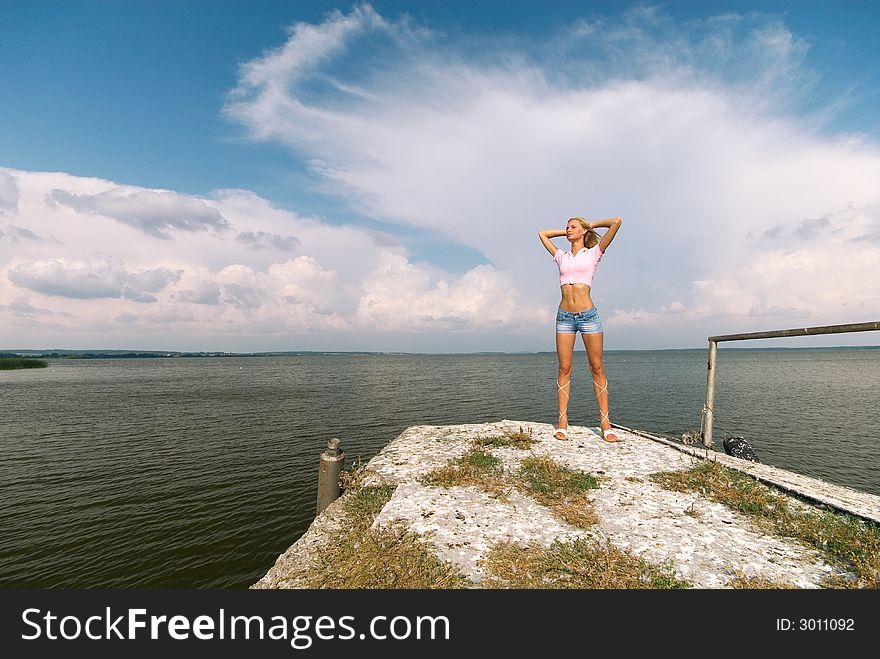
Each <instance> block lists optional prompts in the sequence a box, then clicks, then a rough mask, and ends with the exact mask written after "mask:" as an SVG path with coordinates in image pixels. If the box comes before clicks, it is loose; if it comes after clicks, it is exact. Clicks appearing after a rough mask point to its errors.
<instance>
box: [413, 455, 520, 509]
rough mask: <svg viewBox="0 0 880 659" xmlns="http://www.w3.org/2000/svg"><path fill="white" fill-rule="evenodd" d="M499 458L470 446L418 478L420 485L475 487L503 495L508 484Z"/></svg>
mask: <svg viewBox="0 0 880 659" xmlns="http://www.w3.org/2000/svg"><path fill="white" fill-rule="evenodd" d="M503 474H504V470H503V468H502V465H501V460H500V459H499V458H496V457H495V456H494V455H492V454H491V453H487V452H486V451H482V450H480V449H479V448H472V449H471V450H470V451H468V452H467V453H465V454H464V455H463V456H461V457H460V458H456V459H455V460H452V461H450V463H449V464H448V465H445V466H443V467H439V468H437V469H434V470H433V471H430V472H428V473H427V474H425V475H424V476H422V477H421V478H420V479H419V482H421V483H422V485H429V486H430V485H437V486H440V487H456V486H458V487H468V486H470V487H476V488H478V489H481V490H483V491H485V492H488V493H489V494H491V495H493V496H496V497H503V496H504V495H505V493H506V492H507V490H508V489H509V488H510V485H509V484H508V483H507V482H505V480H504V478H503Z"/></svg>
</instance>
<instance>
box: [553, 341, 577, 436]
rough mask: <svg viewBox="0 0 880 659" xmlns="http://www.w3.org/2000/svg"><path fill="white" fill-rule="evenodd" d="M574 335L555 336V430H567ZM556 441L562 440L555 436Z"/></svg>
mask: <svg viewBox="0 0 880 659" xmlns="http://www.w3.org/2000/svg"><path fill="white" fill-rule="evenodd" d="M575 336H577V335H576V334H557V335H556V357H557V358H558V359H559V374H558V375H557V376H556V395H557V398H558V399H559V423H558V424H557V426H556V427H557V428H568V400H569V398H570V394H571V358H572V354H573V353H574V339H575ZM556 438H557V439H562V437H559V436H558V435H557V437H556Z"/></svg>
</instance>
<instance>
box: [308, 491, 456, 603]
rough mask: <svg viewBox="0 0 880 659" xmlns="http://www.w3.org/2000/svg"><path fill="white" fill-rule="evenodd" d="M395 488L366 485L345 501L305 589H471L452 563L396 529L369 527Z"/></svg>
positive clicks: (413, 536) (420, 540)
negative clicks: (338, 526)
mask: <svg viewBox="0 0 880 659" xmlns="http://www.w3.org/2000/svg"><path fill="white" fill-rule="evenodd" d="M394 489H395V488H394V487H392V486H380V487H365V488H362V489H360V490H357V491H354V492H353V493H352V494H351V495H350V496H349V498H348V499H347V500H346V501H345V503H344V510H345V515H346V519H345V523H344V526H343V528H342V531H341V532H340V535H339V536H338V537H337V538H335V539H334V542H332V543H330V544H328V546H327V547H325V548H324V549H323V550H322V551H321V552H320V553H319V554H318V557H317V560H316V565H315V566H314V568H313V569H312V570H311V571H310V572H309V575H308V579H307V586H308V587H309V588H345V589H364V588H369V589H380V588H399V589H410V588H467V587H470V586H472V585H473V584H472V582H470V581H469V580H468V579H467V578H465V577H464V576H462V575H461V574H460V573H459V572H458V571H457V570H456V569H455V568H454V567H453V566H452V565H450V564H449V563H446V562H443V561H441V560H440V559H438V558H437V557H436V556H434V555H433V553H432V552H431V551H430V548H429V547H428V545H427V544H426V543H425V542H424V541H423V540H422V539H421V538H419V536H418V535H416V534H414V533H411V532H409V531H407V530H406V529H404V528H403V527H401V526H394V527H391V528H374V527H373V526H372V524H373V521H374V520H375V519H376V515H378V514H379V513H380V512H381V510H382V508H383V507H384V506H385V504H386V503H388V501H389V500H390V499H391V496H392V495H393V494H394Z"/></svg>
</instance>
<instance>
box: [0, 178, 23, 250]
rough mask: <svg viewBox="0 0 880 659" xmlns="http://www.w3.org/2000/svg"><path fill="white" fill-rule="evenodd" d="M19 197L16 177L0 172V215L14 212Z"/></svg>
mask: <svg viewBox="0 0 880 659" xmlns="http://www.w3.org/2000/svg"><path fill="white" fill-rule="evenodd" d="M18 196H19V192H18V183H16V180H15V177H14V176H12V175H11V174H8V173H6V172H3V171H0V213H2V212H5V211H14V210H15V209H16V207H17V206H18ZM0 236H2V234H0Z"/></svg>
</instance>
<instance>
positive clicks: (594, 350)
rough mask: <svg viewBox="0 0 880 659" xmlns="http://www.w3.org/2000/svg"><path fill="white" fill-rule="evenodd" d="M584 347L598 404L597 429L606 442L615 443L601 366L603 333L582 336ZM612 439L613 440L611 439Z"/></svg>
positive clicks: (606, 384) (604, 378) (615, 438)
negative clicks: (599, 429)
mask: <svg viewBox="0 0 880 659" xmlns="http://www.w3.org/2000/svg"><path fill="white" fill-rule="evenodd" d="M581 336H582V337H583V338H584V347H585V348H586V349H587V360H588V361H589V362H590V374H591V375H592V377H593V391H594V392H595V393H596V402H597V403H598V404H599V428H601V429H602V430H603V431H606V430H607V431H609V432H608V433H605V432H603V433H602V434H603V437H604V439H605V440H606V441H617V435H616V434H613V433H611V432H610V431H611V420H610V418H609V416H608V378H607V377H606V376H605V367H604V366H603V365H602V343H603V339H604V338H605V334H604V333H603V332H596V333H594V334H582V335H581ZM611 438H613V439H611Z"/></svg>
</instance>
